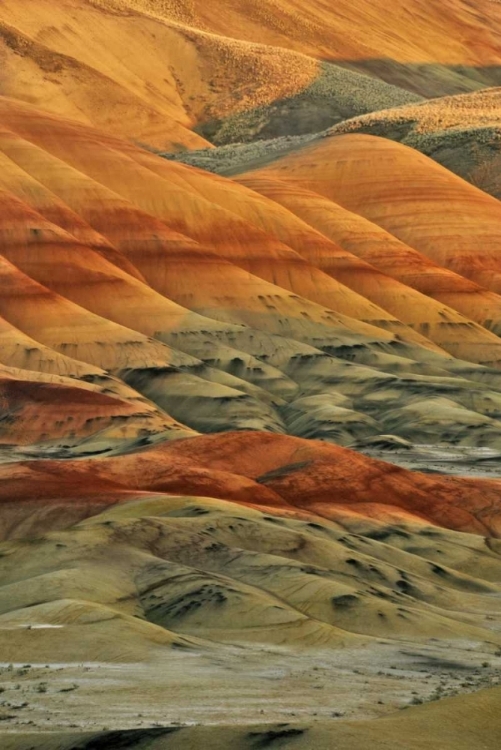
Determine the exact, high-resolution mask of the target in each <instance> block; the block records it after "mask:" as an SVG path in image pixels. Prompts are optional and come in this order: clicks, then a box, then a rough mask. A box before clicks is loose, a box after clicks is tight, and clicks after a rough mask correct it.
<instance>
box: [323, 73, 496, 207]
mask: <svg viewBox="0 0 501 750" xmlns="http://www.w3.org/2000/svg"><path fill="white" fill-rule="evenodd" d="M500 111H501V90H500V89H499V88H491V89H484V90H482V91H477V92H473V93H468V94H461V95H457V96H447V97H439V98H438V99H431V100H429V101H426V102H422V103H420V104H418V105H416V106H414V105H410V106H403V107H398V108H395V109H388V110H382V111H380V112H377V113H376V112H375V113H373V114H372V115H369V116H362V117H355V118H353V119H351V120H348V121H346V122H343V123H340V124H339V125H338V126H336V127H335V128H334V129H333V130H332V131H331V132H332V133H336V134H341V133H357V132H358V133H367V134H370V135H378V136H382V137H388V138H391V139H392V140H397V141H399V142H400V143H404V144H405V145H407V146H411V147H412V148H415V149H417V150H418V151H421V152H422V153H424V154H427V155H428V156H430V157H431V158H432V159H435V161H438V162H439V163H440V164H442V165H443V166H444V167H447V169H450V170H451V171H452V172H455V173H456V174H459V175H460V176H461V177H463V178H464V179H466V180H468V181H469V182H471V183H472V184H474V185H476V187H479V188H481V189H482V190H484V191H485V192H487V193H490V194H491V195H494V196H495V197H497V198H499V197H500V195H501V185H500V178H499V174H500V170H499V148H498V141H499V119H500Z"/></svg>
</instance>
